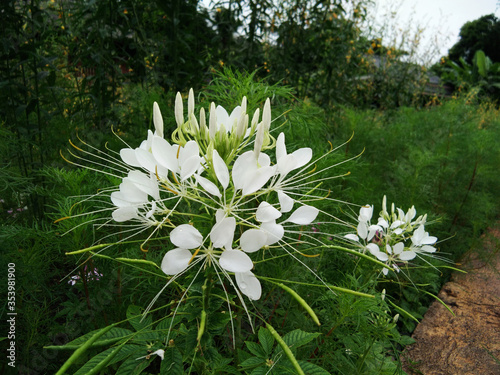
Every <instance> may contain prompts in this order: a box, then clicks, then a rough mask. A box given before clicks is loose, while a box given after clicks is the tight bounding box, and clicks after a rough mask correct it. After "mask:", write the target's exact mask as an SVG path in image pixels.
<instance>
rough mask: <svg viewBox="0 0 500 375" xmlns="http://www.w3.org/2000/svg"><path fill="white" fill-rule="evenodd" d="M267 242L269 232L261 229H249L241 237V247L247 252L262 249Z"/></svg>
mask: <svg viewBox="0 0 500 375" xmlns="http://www.w3.org/2000/svg"><path fill="white" fill-rule="evenodd" d="M266 242H267V233H266V232H264V231H263V230H260V229H248V230H246V231H245V232H243V234H242V235H241V237H240V247H241V249H242V250H243V251H245V252H247V253H253V252H255V251H258V250H260V249H262V248H263V247H264V246H265V245H266Z"/></svg>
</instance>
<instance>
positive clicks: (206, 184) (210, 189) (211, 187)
mask: <svg viewBox="0 0 500 375" xmlns="http://www.w3.org/2000/svg"><path fill="white" fill-rule="evenodd" d="M194 178H195V179H196V181H197V182H198V183H199V184H200V185H201V187H202V188H203V189H205V190H206V191H207V193H209V194H212V195H215V196H216V197H217V198H220V197H221V193H220V191H219V188H218V187H217V185H215V184H214V183H213V182H212V181H210V180H208V179H206V178H205V177H202V176H200V175H197V174H195V175H194Z"/></svg>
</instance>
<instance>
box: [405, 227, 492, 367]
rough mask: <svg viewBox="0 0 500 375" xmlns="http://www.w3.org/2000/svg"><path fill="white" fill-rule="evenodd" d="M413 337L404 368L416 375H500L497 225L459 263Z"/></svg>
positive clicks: (406, 354)
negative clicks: (464, 271) (414, 341)
mask: <svg viewBox="0 0 500 375" xmlns="http://www.w3.org/2000/svg"><path fill="white" fill-rule="evenodd" d="M462 264H463V266H462V267H461V268H462V269H464V270H466V271H467V274H461V273H455V274H453V276H452V278H451V281H450V282H448V283H446V284H445V285H444V286H443V288H442V289H441V292H440V293H439V295H438V296H439V298H440V299H442V300H443V301H444V302H446V304H447V305H448V306H449V307H450V308H451V309H452V310H453V312H454V314H455V316H453V315H452V314H451V313H450V312H449V311H448V310H447V309H446V308H445V307H444V306H443V305H441V304H440V303H439V302H438V301H435V302H433V304H432V305H431V307H430V308H429V310H428V311H427V313H426V315H425V317H424V319H423V320H422V322H421V323H420V324H419V325H418V326H417V328H416V329H415V332H414V333H413V338H414V339H416V340H417V342H416V343H415V344H413V345H411V346H410V347H408V349H407V351H406V353H405V356H406V357H407V358H406V360H404V362H405V366H406V368H405V370H406V371H407V373H408V374H411V375H416V374H423V375H465V374H467V375H500V222H499V223H497V225H496V226H495V227H494V228H492V229H490V230H489V231H488V233H486V234H485V236H484V238H483V240H482V243H481V246H480V248H479V250H474V249H473V250H471V251H470V252H469V253H468V254H467V255H466V256H465V258H464V259H463V262H462Z"/></svg>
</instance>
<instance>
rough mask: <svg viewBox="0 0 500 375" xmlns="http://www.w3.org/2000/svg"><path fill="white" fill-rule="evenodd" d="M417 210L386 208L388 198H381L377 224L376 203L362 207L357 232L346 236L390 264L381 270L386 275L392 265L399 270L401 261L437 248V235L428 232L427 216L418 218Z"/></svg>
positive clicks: (406, 260) (429, 252)
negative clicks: (388, 209) (374, 211)
mask: <svg viewBox="0 0 500 375" xmlns="http://www.w3.org/2000/svg"><path fill="white" fill-rule="evenodd" d="M416 215H417V211H416V210H415V207H413V206H412V207H411V208H410V209H409V210H408V212H406V213H405V212H404V211H403V210H401V209H400V208H396V209H395V207H394V203H393V204H392V206H391V212H390V213H389V212H388V211H387V203H386V197H385V196H384V198H383V200H382V211H381V212H380V215H379V217H378V219H377V222H376V224H372V216H373V206H369V205H366V206H363V207H361V209H360V211H359V216H358V225H357V228H356V229H357V233H356V234H354V233H350V234H346V235H345V236H344V237H345V238H346V239H348V240H349V241H351V242H352V243H354V244H356V245H357V246H358V248H360V249H361V251H363V252H365V251H366V250H368V251H369V252H370V253H371V254H372V255H374V256H375V257H376V258H377V259H378V260H380V261H381V262H385V263H386V264H387V268H383V269H382V272H383V274H384V275H387V273H388V272H389V268H393V269H394V270H395V271H397V272H399V270H400V268H399V266H398V264H401V263H407V262H408V261H410V260H412V259H414V258H415V257H416V256H417V255H419V254H432V253H434V252H435V251H436V248H435V247H434V246H432V245H434V244H435V243H436V241H437V238H436V237H433V236H429V233H427V232H426V231H425V223H426V220H427V215H422V216H419V217H417V218H416V219H415V217H416Z"/></svg>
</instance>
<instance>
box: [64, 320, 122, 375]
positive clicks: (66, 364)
mask: <svg viewBox="0 0 500 375" xmlns="http://www.w3.org/2000/svg"><path fill="white" fill-rule="evenodd" d="M115 324H117V323H115ZM115 324H112V325H110V326H107V327H106V328H103V329H101V330H99V331H98V332H96V333H95V334H94V335H92V337H91V338H90V339H89V340H87V341H86V342H85V344H83V345H82V346H80V347H79V348H78V349H76V350H75V351H74V353H73V354H72V355H71V356H70V357H69V358H68V360H67V361H66V362H64V364H63V365H62V366H61V368H60V369H59V371H57V373H56V375H63V374H64V373H65V372H66V370H67V369H68V368H69V367H70V366H71V365H72V364H73V362H74V361H76V360H77V359H78V357H80V355H82V354H83V353H84V352H85V351H86V350H87V349H88V348H90V347H91V346H92V344H93V343H94V342H95V341H97V339H98V338H100V337H101V336H103V335H104V334H106V333H107V332H109V331H110V330H111V329H112V328H113V326H114V325H115Z"/></svg>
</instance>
